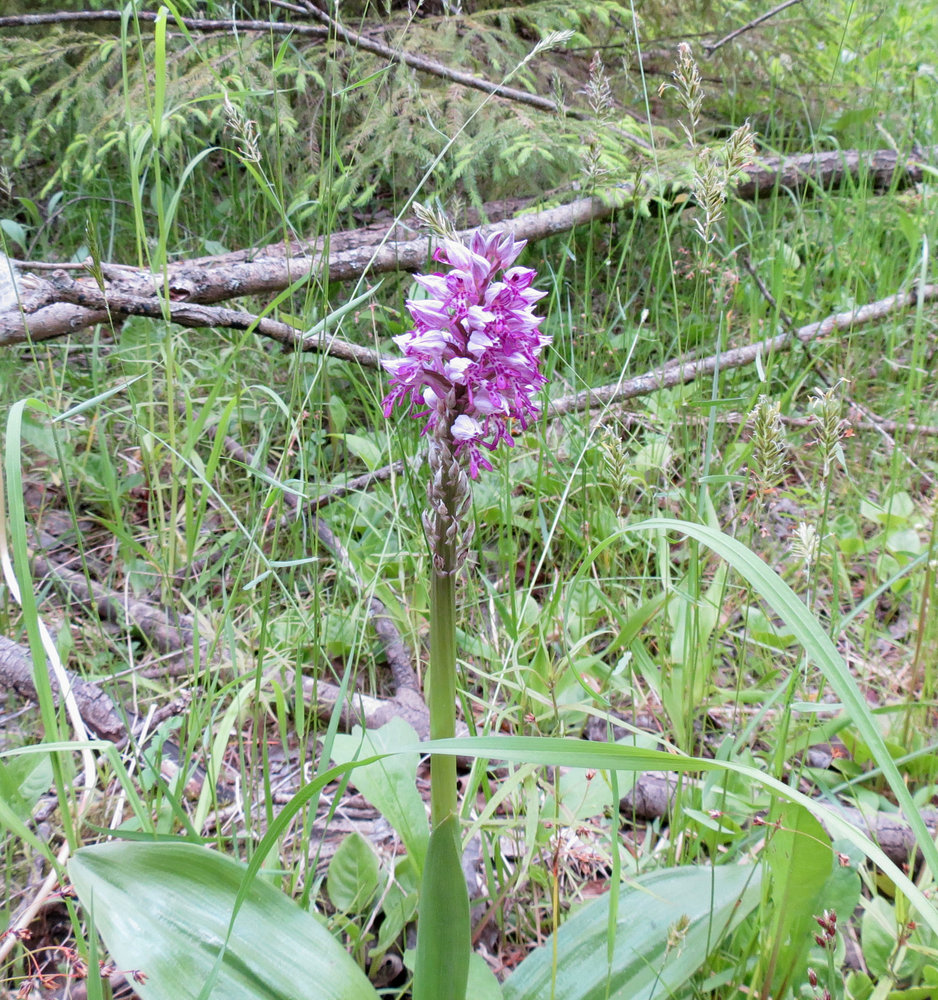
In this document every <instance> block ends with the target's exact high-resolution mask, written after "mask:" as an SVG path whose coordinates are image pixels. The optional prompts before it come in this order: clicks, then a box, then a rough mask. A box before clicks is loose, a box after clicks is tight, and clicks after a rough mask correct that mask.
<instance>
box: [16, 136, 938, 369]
mask: <svg viewBox="0 0 938 1000" xmlns="http://www.w3.org/2000/svg"><path fill="white" fill-rule="evenodd" d="M929 158H931V159H935V158H938V148H936V147H933V148H931V149H929V150H925V151H922V153H921V155H920V156H919V157H918V158H915V157H902V156H900V155H899V154H898V153H895V152H893V151H892V150H878V151H874V152H872V153H860V152H858V151H856V150H847V151H845V152H837V153H823V154H817V155H815V154H809V155H806V156H795V157H769V158H766V159H764V160H761V161H760V162H759V163H757V164H755V165H753V166H752V167H751V168H750V169H749V170H748V171H747V175H748V180H746V181H745V183H743V184H742V185H740V186H739V187H738V188H737V190H736V196H737V197H740V198H746V199H753V198H756V197H758V196H759V195H760V194H762V193H764V192H766V191H771V190H773V189H774V188H775V186H776V185H781V186H783V187H786V188H791V189H793V190H797V191H806V190H811V189H812V188H814V187H816V186H824V187H827V186H835V185H837V184H840V183H842V182H843V181H844V179H845V178H847V177H854V178H856V177H857V176H858V175H859V173H860V172H861V170H862V171H865V173H866V176H867V177H868V178H869V180H870V181H871V183H872V184H873V186H874V187H875V188H877V189H884V188H889V187H890V186H891V185H893V184H895V183H898V182H899V181H901V182H902V183H913V182H917V181H919V180H921V178H922V176H923V170H922V166H921V164H922V163H924V162H928V160H929ZM635 197H636V192H635V190H634V189H633V188H632V187H631V186H630V185H623V186H622V187H621V188H620V189H618V190H617V192H616V196H615V198H610V199H607V200H603V199H600V198H581V199H579V200H577V201H574V202H571V203H569V204H567V205H561V206H558V207H556V208H550V209H545V210H543V211H540V212H531V213H529V214H520V215H517V216H516V217H514V218H508V219H503V220H502V223H501V225H502V227H503V228H505V229H508V230H510V231H511V232H512V233H513V234H514V237H515V238H516V239H523V240H528V241H529V242H532V241H536V240H540V239H545V238H546V237H549V236H556V235H558V234H560V233H564V232H568V231H569V230H571V229H574V228H575V227H576V226H579V225H583V224H586V223H589V222H593V221H596V220H600V219H603V218H607V217H608V216H610V215H612V214H613V212H615V211H616V210H617V209H627V208H628V207H629V205H630V204H631V202H632V200H633V199H634V198H635ZM527 204H530V203H529V202H517V203H512V206H511V207H512V209H513V210H515V211H519V212H520V211H521V210H522V209H523V208H524V207H525V205H527ZM491 208H492V215H493V217H501V216H502V214H503V211H504V209H503V206H502V205H501V204H499V205H497V206H494V207H491ZM473 231H474V230H471V229H470V230H465V231H464V232H463V233H462V234H461V235H462V236H467V235H469V234H471V232H473ZM392 235H393V236H394V237H395V238H394V239H392V240H391V241H389V242H387V243H385V244H384V245H382V246H380V247H379V248H378V249H377V250H376V247H378V245H379V244H381V243H382V242H383V241H384V240H385V239H386V237H387V228H386V227H385V226H383V225H382V226H369V227H364V228H362V229H359V230H347V231H344V232H338V233H334V234H332V236H331V237H330V241H329V245H328V248H327V247H326V244H325V242H324V241H323V240H321V239H320V240H317V241H316V242H315V243H313V244H301V243H299V242H293V243H288V244H272V245H270V246H266V247H260V248H251V249H247V250H239V251H235V252H233V253H227V254H220V255H217V256H214V257H204V258H200V259H196V260H186V261H180V262H178V263H173V264H170V265H169V266H168V267H167V273H166V276H165V284H166V287H167V288H168V289H169V290H170V297H171V298H172V299H173V304H174V305H185V306H189V307H191V306H192V305H194V304H196V303H201V304H211V303H216V302H221V301H224V300H226V299H232V298H237V297H240V296H244V295H258V296H270V295H274V294H277V293H278V292H281V291H283V290H284V289H285V288H287V287H289V286H290V285H291V284H293V283H294V282H296V281H297V280H298V279H300V278H302V277H303V276H304V275H310V276H313V275H317V274H319V273H320V272H323V273H327V274H328V276H329V279H330V281H352V280H357V279H359V278H361V277H362V275H364V274H366V273H368V274H381V273H387V272H392V271H418V270H420V269H421V268H423V267H424V266H425V265H426V261H427V258H428V256H429V254H430V251H431V248H432V247H431V242H430V240H428V239H427V238H425V237H421V238H416V239H401V238H399V237H400V234H399V232H395V233H393V234H392ZM14 264H15V265H16V266H17V267H18V268H19V269H22V265H21V264H20V262H14ZM105 273H106V277H107V279H108V285H107V296H108V297H109V296H110V295H112V294H113V295H114V296H116V297H117V300H118V302H119V301H120V300H121V297H122V296H127V297H129V298H130V299H134V298H135V299H142V300H146V299H155V294H156V292H155V284H154V283H155V281H160V280H161V279H156V278H154V275H153V274H151V273H150V272H149V271H147V270H144V269H142V268H120V269H114V268H113V265H109V266H108V270H107V271H106V272H105ZM40 284H41V287H40V288H39V289H38V290H32V289H30V290H26V291H25V292H24V294H23V296H22V302H21V305H22V309H19V308H11V309H6V310H4V311H2V312H0V346H4V345H8V344H15V343H22V342H24V341H26V340H27V339H30V340H32V341H33V342H35V341H39V340H46V339H49V338H52V337H59V336H63V335H65V334H70V333H75V332H76V331H77V330H80V329H82V328H84V327H88V326H93V325H95V324H97V323H104V322H107V321H108V319H109V317H108V313H107V311H106V309H104V308H101V306H102V305H103V303H104V302H105V299H101V298H97V299H93V298H87V301H88V302H89V303H91V302H95V303H97V306H98V307H95V308H85V307H82V306H75V305H72V304H71V303H63V302H62V301H61V296H59V294H58V293H57V292H56V290H55V289H54V288H53V287H52V286H51V285H50V284H49V283H48V282H42V283H40ZM76 284H78V285H79V287H80V288H81V289H83V290H84V289H85V288H86V283H76ZM87 284H91V283H90V282H88V283H87ZM92 289H95V290H96V289H97V286H96V285H92ZM83 294H85V295H86V296H88V295H90V292H88V291H84V292H83ZM183 300H184V301H183ZM156 311H157V310H156V309H154V312H156ZM158 312H159V315H163V307H162V306H160V307H159V309H158ZM180 315H181V316H185V315H188V316H190V317H191V318H192V320H193V322H195V321H196V320H199V319H200V317H199V316H198V315H197V314H192V313H180ZM209 318H212V320H213V321H215V320H217V319H219V317H218V316H215V317H209V316H208V315H206V314H203V315H202V316H201V319H204V320H208V319H209ZM233 318H234V319H236V320H238V322H239V323H240V322H243V319H238V314H237V313H235V314H234V317H233ZM270 322H271V323H273V322H275V321H273V320H271V321H270ZM269 329H271V330H275V329H276V328H274V327H269ZM289 329H292V328H289ZM27 331H28V332H27ZM280 333H281V335H283V334H284V333H285V331H282V330H281V331H280ZM288 336H292V335H288ZM313 349H315V348H313ZM363 363H365V362H363Z"/></svg>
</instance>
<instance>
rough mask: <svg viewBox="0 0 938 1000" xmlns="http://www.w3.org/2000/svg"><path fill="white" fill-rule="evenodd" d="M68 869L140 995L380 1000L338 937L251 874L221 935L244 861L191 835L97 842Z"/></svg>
mask: <svg viewBox="0 0 938 1000" xmlns="http://www.w3.org/2000/svg"><path fill="white" fill-rule="evenodd" d="M68 872H69V877H70V878H71V880H72V883H73V885H74V886H75V890H76V892H77V893H78V897H79V899H80V900H81V902H82V904H83V906H84V907H85V911H86V912H87V913H88V914H89V915H90V916H91V917H93V919H94V924H95V927H96V928H97V930H98V931H99V933H100V934H101V937H102V938H104V941H105V943H106V944H107V947H108V949H109V950H110V952H111V955H112V956H113V959H114V961H115V962H116V963H117V965H118V966H120V967H121V968H124V969H136V970H139V971H141V972H143V973H144V974H145V976H146V981H145V982H142V983H137V984H135V987H134V988H135V990H136V991H137V992H138V993H139V994H140V996H141V997H142V998H143V1000H188V998H196V997H199V996H200V995H201V994H202V992H203V990H204V987H205V985H206V984H207V983H209V981H210V979H211V977H212V975H213V973H214V972H215V967H216V960H217V959H218V956H219V953H220V951H221V950H222V947H223V946H224V945H225V942H226V940H227V947H226V948H225V951H224V957H223V958H222V960H221V962H220V963H218V969H217V978H216V979H215V981H214V985H213V987H212V989H211V991H210V992H209V993H206V994H205V995H206V997H214V998H218V1000H296V998H297V997H298V996H303V997H304V998H309V1000H377V996H378V995H377V993H376V992H375V990H374V987H372V985H371V984H370V983H369V982H368V980H367V978H366V977H365V974H364V973H363V972H362V971H361V969H359V967H358V966H357V965H356V964H355V963H354V962H353V961H352V959H351V958H350V957H349V956H348V955H347V954H346V952H345V950H344V949H343V948H342V946H341V945H340V944H339V942H338V941H336V939H335V938H333V937H332V935H331V934H330V933H329V932H328V931H327V930H326V928H325V927H324V926H323V925H322V924H320V923H319V922H318V921H317V920H316V919H315V918H314V917H312V916H311V915H310V914H309V913H307V912H306V911H305V910H302V909H300V907H298V906H297V905H296V904H295V903H294V902H293V901H292V900H291V899H289V898H288V897H286V896H284V895H283V893H281V892H278V891H277V889H275V888H274V887H273V886H272V885H269V884H268V883H267V882H264V881H262V880H261V879H255V880H254V881H253V883H252V884H251V885H250V888H249V889H248V892H247V895H246V898H245V900H244V903H243V905H242V906H241V908H240V910H239V911H238V916H237V919H236V920H235V923H234V927H233V928H232V930H231V935H230V937H229V936H228V930H229V923H230V920H231V912H232V908H233V906H234V902H235V898H236V897H237V895H238V891H239V889H240V888H241V884H242V880H243V879H244V872H245V866H244V865H242V864H240V863H239V862H237V861H234V860H232V859H231V858H227V857H225V856H224V855H221V854H218V853H216V852H215V851H211V850H208V849H207V848H204V847H199V846H197V845H195V844H186V843H180V842H172V843H151V844H147V843H139V842H138V843H121V842H113V843H108V844H96V845H94V846H93V847H83V848H81V849H80V850H79V851H77V852H76V853H75V855H74V857H73V858H72V859H71V861H70V862H69V864H68Z"/></svg>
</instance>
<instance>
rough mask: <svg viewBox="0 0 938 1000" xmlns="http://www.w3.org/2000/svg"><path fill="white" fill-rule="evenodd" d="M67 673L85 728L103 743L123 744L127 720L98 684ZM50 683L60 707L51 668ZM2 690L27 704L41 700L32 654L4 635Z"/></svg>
mask: <svg viewBox="0 0 938 1000" xmlns="http://www.w3.org/2000/svg"><path fill="white" fill-rule="evenodd" d="M65 673H66V676H67V677H68V680H69V687H70V688H71V692H72V694H73V695H74V696H75V701H76V702H77V703H78V709H79V711H80V713H81V717H82V719H83V721H84V723H85V725H86V726H88V728H89V729H90V730H91V731H92V732H93V733H94V734H95V735H96V736H98V737H99V738H101V739H103V740H108V741H109V742H111V743H117V744H120V743H122V742H123V741H124V740H125V739H126V738H127V731H126V729H125V728H124V720H123V718H122V716H121V714H120V712H119V711H118V710H117V708H116V706H115V705H114V702H113V701H112V700H111V698H110V697H109V696H108V695H107V694H105V693H104V692H103V691H102V690H101V689H100V688H99V687H98V686H97V685H96V684H92V683H90V682H88V681H85V680H82V678H81V677H79V676H78V674H76V673H74V672H73V671H71V670H66V671H65ZM49 683H50V684H51V686H52V692H53V695H54V697H55V701H56V704H58V701H59V697H60V691H59V683H58V679H57V678H56V675H55V672H54V671H53V670H52V668H51V667H49ZM0 686H2V687H4V688H7V689H8V690H12V691H15V692H16V693H17V694H18V695H19V696H20V697H21V698H25V699H27V700H28V701H37V700H38V695H37V693H36V683H35V680H34V678H33V658H32V655H31V654H30V651H29V650H28V649H27V648H26V647H24V646H21V645H20V644H19V643H16V642H13V641H12V640H10V639H7V638H6V637H5V636H2V635H0Z"/></svg>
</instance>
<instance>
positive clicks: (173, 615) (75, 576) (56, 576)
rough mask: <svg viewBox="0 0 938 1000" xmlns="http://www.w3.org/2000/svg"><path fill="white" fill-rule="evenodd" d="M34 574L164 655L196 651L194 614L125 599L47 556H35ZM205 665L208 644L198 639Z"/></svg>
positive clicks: (207, 656) (207, 659)
mask: <svg viewBox="0 0 938 1000" xmlns="http://www.w3.org/2000/svg"><path fill="white" fill-rule="evenodd" d="M32 565H33V571H34V572H35V573H36V575H37V576H48V577H49V578H50V579H51V580H52V582H53V583H55V584H57V585H58V586H59V587H62V588H64V589H66V590H67V591H69V592H70V593H71V594H72V595H73V596H74V597H75V598H76V599H77V600H79V601H82V602H84V603H86V604H94V606H95V608H96V610H97V612H98V614H99V615H100V616H101V617H102V618H105V619H107V620H108V621H111V622H114V623H115V624H117V625H121V626H124V627H128V626H129V627H131V628H134V629H136V630H138V631H139V632H140V633H141V634H142V635H144V636H146V638H147V639H148V640H149V641H150V642H152V643H153V645H154V646H155V647H156V648H157V649H159V650H160V651H161V652H164V653H180V652H186V651H187V650H194V648H195V633H196V629H195V621H194V619H193V618H192V616H191V615H187V614H182V613H180V612H176V611H173V612H168V611H166V610H164V609H163V608H159V607H155V606H154V605H152V604H148V603H146V602H145V601H137V600H133V599H131V598H129V597H128V598H125V597H124V596H123V595H121V594H118V593H117V592H116V591H113V590H110V589H109V588H107V587H105V586H103V585H102V584H100V583H95V582H93V581H91V582H89V581H88V580H87V579H86V578H85V576H84V574H83V573H79V572H77V571H75V570H72V569H66V568H65V567H64V566H60V565H58V564H56V563H54V562H52V561H51V560H49V559H46V558H45V557H44V556H39V555H37V556H33V560H32ZM199 656H200V659H201V661H202V663H203V664H204V663H207V662H208V661H209V644H208V642H207V641H206V640H205V639H203V638H201V637H200V638H199Z"/></svg>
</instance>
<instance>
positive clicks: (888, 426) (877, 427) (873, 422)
mask: <svg viewBox="0 0 938 1000" xmlns="http://www.w3.org/2000/svg"><path fill="white" fill-rule="evenodd" d="M744 264H745V267H746V270H747V271H748V272H749V274H750V276H751V277H752V278H753V280H754V281H755V283H756V285H757V287H758V289H759V291H760V292H761V293H762V296H763V298H764V299H765V300H766V302H768V303H769V305H770V306H771V307H772V308H773V309H775V310H777V311H778V315H779V318H780V319H781V320H782V322H783V323H784V324H785V326H786V327H788V328H789V329H791V327H792V325H793V324H792V320H791V317H790V316H788V314H787V313H785V311H784V310H782V309H781V308H780V307H779V305H778V303H777V302H776V301H775V299H774V297H773V296H772V293H771V292H770V291H769V289H768V288H767V287H766V285H765V282H764V281H763V280H762V278H761V277H760V276H759V274H758V273H757V271H756V269H755V267H754V266H753V263H752V261H751V260H750V259H749V257H746V258H745V261H744ZM922 301H923V302H924V298H923V300H922ZM821 378H822V380H824V381H825V382H826V383H827V385H828V386H830V385H831V380H830V379H829V378H825V377H824V376H823V375H821ZM846 398H847V401H848V402H849V403H850V406H851V407H852V408H853V409H854V410H856V412H858V413H860V414H862V415H863V416H864V417H866V420H865V421H854V422H853V426H855V427H859V428H862V429H863V430H874V431H877V432H878V433H879V434H880V435H882V437H883V440H884V441H885V442H886V444H887V445H888V447H889V448H890V450H891V451H895V450H896V442H895V439H894V438H893V437H892V436H891V433H890V430H891V431H892V432H895V431H897V430H899V429H902V428H906V429H908V430H909V432H910V433H922V434H927V433H928V431H929V428H927V427H922V426H921V425H919V424H911V423H908V424H898V423H896V421H894V420H888V421H887V420H882V419H880V418H879V417H878V416H877V414H875V413H873V412H872V411H871V410H869V409H867V408H866V407H865V406H863V404H862V403H860V402H859V401H858V400H855V399H853V398H852V397H850V396H847V397H846ZM902 457H903V458H904V459H905V461H906V463H907V464H908V465H910V466H911V467H912V468H913V469H915V471H916V472H917V473H918V474H919V475H920V476H921V477H922V479H923V480H924V481H925V482H926V483H928V484H929V486H934V485H935V480H934V477H932V476H930V475H929V474H928V473H927V472H925V470H924V469H922V468H920V467H919V466H918V465H917V464H916V463H915V461H914V460H913V459H912V458H911V456H909V455H906V454H903V456H902Z"/></svg>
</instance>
